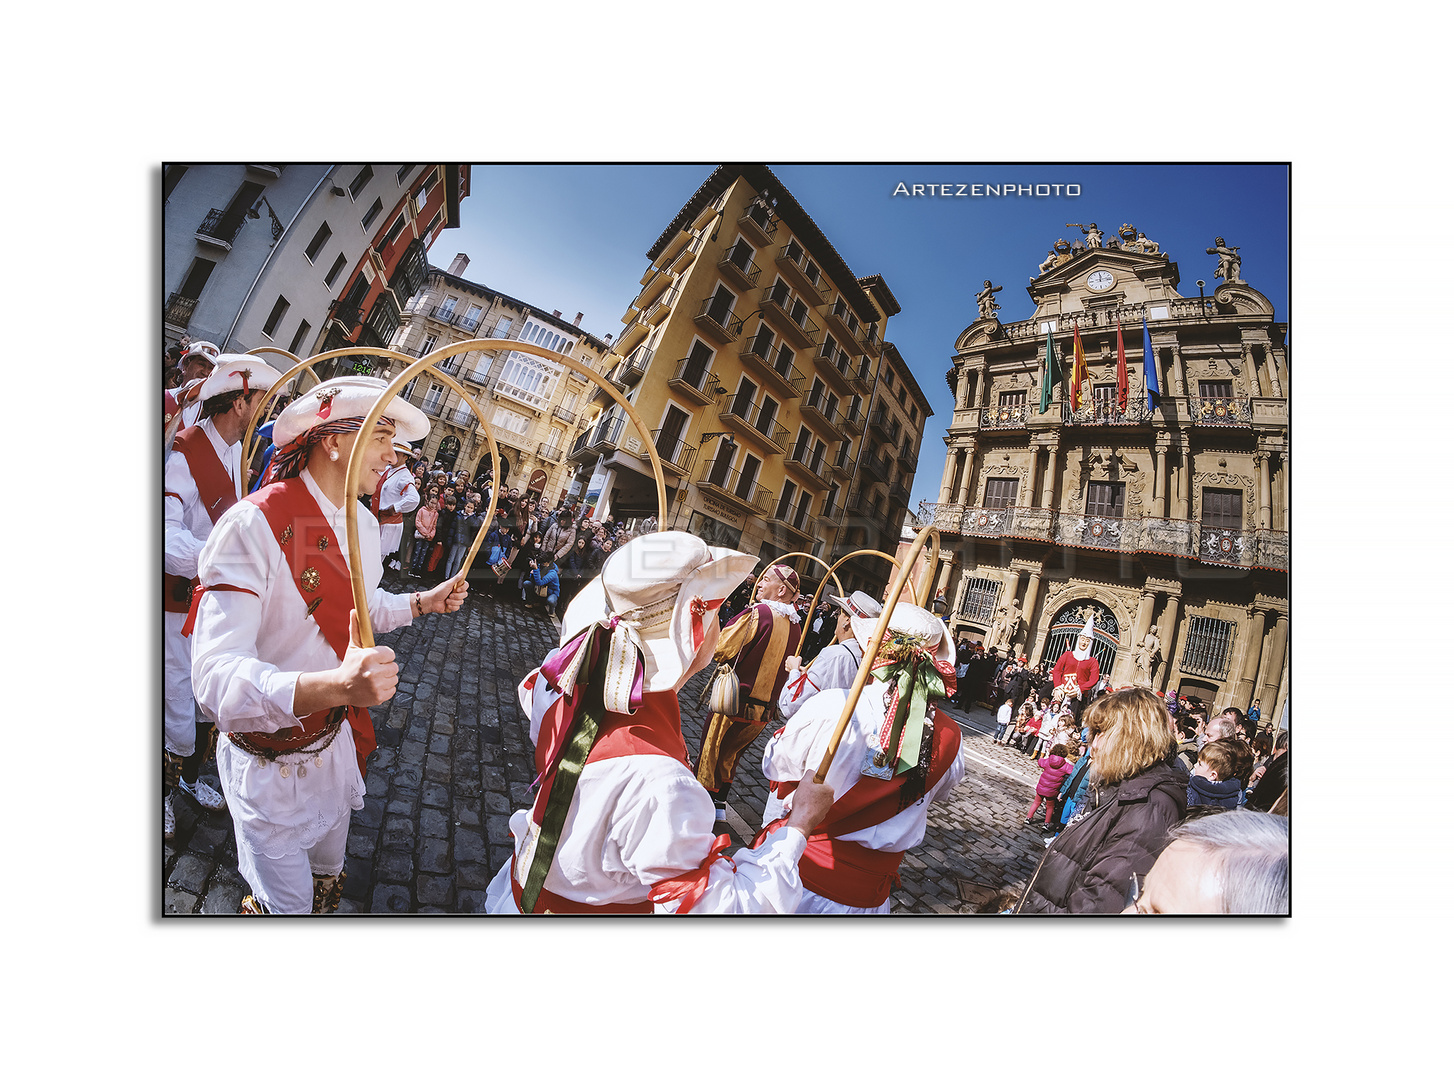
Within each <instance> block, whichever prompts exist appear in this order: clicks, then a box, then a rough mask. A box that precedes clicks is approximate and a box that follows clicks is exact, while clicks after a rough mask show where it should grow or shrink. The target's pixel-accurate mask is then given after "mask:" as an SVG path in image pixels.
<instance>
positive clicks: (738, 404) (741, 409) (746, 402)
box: [732, 378, 757, 417]
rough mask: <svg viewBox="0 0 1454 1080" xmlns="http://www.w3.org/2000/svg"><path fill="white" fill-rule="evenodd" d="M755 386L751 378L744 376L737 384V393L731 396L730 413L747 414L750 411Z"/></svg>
mask: <svg viewBox="0 0 1454 1080" xmlns="http://www.w3.org/2000/svg"><path fill="white" fill-rule="evenodd" d="M756 393H757V387H756V385H754V383H753V382H752V380H751V379H748V378H744V379H743V380H742V381H741V382H739V383H738V384H737V393H736V394H735V395H734V396H733V398H732V415H733V416H744V417H745V416H747V415H749V414H750V413H751V412H752V398H753V396H754V395H755V394H756Z"/></svg>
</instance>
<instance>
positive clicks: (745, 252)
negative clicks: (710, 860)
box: [727, 236, 757, 270]
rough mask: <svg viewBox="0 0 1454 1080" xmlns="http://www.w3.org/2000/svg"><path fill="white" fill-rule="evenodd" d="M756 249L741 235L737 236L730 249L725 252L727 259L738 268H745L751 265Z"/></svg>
mask: <svg viewBox="0 0 1454 1080" xmlns="http://www.w3.org/2000/svg"><path fill="white" fill-rule="evenodd" d="M756 254H757V251H756V250H755V249H754V248H753V246H752V245H751V244H749V243H748V242H747V241H746V240H744V239H742V237H740V236H739V237H738V238H737V243H735V244H733V245H732V250H731V251H729V252H727V260H728V261H729V262H730V263H732V265H733V266H735V267H737V268H738V269H739V270H746V269H747V268H748V267H749V266H751V265H752V257H753V256H754V255H756Z"/></svg>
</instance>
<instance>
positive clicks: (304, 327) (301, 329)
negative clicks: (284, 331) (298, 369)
mask: <svg viewBox="0 0 1454 1080" xmlns="http://www.w3.org/2000/svg"><path fill="white" fill-rule="evenodd" d="M312 329H313V328H312V327H311V326H309V325H308V320H307V319H304V320H303V321H302V322H300V323H299V324H298V332H297V333H296V334H294V335H293V340H292V342H291V343H290V344H289V345H288V351H289V352H290V353H292V354H293V355H294V356H297V355H298V348H299V346H301V345H302V344H303V339H304V338H306V337H307V336H308V331H309V330H312Z"/></svg>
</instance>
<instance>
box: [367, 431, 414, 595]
mask: <svg viewBox="0 0 1454 1080" xmlns="http://www.w3.org/2000/svg"><path fill="white" fill-rule="evenodd" d="M394 451H395V453H396V454H398V455H399V460H398V461H397V462H396V463H395V464H394V465H393V466H391V467H390V469H389V471H388V472H386V473H385V474H384V478H383V479H382V480H380V481H379V486H378V488H377V490H375V491H374V493H373V498H372V500H371V501H370V503H369V509H370V510H372V511H373V513H374V517H376V518H377V519H378V522H379V550H380V551H381V552H382V553H383V558H384V559H385V560H386V561H387V562H388V563H389V565H390V566H391V567H393V568H394V569H395V570H398V569H400V565H399V560H398V558H397V557H396V555H397V553H398V551H399V543H400V541H402V540H403V539H404V515H405V514H407V513H410V512H411V511H413V510H415V509H416V508H417V507H418V506H419V488H418V487H417V486H416V485H415V483H414V474H413V473H412V472H410V471H409V465H410V460H409V459H410V458H411V457H412V456H413V454H414V449H413V447H411V446H410V445H409V444H408V442H406V441H405V440H404V439H402V438H401V439H396V440H395V442H394Z"/></svg>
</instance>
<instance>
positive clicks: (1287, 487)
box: [1277, 450, 1292, 532]
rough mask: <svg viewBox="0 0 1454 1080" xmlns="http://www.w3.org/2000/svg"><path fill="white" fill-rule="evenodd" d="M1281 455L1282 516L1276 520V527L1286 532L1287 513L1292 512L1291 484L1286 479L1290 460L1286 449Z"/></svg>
mask: <svg viewBox="0 0 1454 1080" xmlns="http://www.w3.org/2000/svg"><path fill="white" fill-rule="evenodd" d="M1281 457H1282V517H1281V519H1280V520H1279V521H1278V524H1277V527H1278V528H1279V529H1280V530H1282V531H1283V532H1287V522H1288V515H1289V514H1291V513H1292V503H1291V496H1292V486H1291V483H1290V481H1289V480H1288V473H1289V471H1290V470H1291V468H1292V462H1291V461H1290V460H1289V459H1288V455H1287V451H1286V450H1284V451H1283V452H1282V455H1281Z"/></svg>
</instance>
